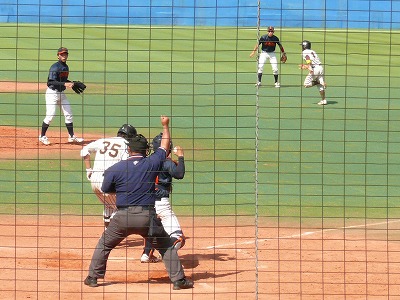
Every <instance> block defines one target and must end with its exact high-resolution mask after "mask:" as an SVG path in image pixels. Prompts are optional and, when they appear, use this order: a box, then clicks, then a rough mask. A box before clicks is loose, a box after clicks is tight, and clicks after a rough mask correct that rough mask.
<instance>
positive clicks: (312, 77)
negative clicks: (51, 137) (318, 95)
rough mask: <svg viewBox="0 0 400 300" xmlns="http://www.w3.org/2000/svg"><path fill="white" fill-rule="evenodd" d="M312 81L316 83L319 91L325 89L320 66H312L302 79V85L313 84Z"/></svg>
mask: <svg viewBox="0 0 400 300" xmlns="http://www.w3.org/2000/svg"><path fill="white" fill-rule="evenodd" d="M313 82H316V83H317V84H316V85H317V87H318V89H319V90H320V91H323V90H325V85H324V84H325V80H324V68H323V67H322V66H318V65H316V66H314V68H313V71H310V73H308V75H307V76H306V78H305V79H304V87H306V88H309V87H312V86H314V85H315V84H313Z"/></svg>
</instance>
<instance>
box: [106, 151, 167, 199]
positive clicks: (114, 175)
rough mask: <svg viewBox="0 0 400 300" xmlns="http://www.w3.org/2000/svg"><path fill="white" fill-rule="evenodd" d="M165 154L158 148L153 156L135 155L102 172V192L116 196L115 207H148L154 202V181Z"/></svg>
mask: <svg viewBox="0 0 400 300" xmlns="http://www.w3.org/2000/svg"><path fill="white" fill-rule="evenodd" d="M165 159H166V152H165V150H164V149H163V148H161V147H160V148H158V149H157V150H156V151H155V152H154V154H153V155H150V156H148V157H143V156H142V155H135V156H131V157H129V158H128V159H127V160H122V161H120V162H118V163H116V164H115V165H113V166H111V167H110V168H108V169H107V170H106V171H105V172H104V180H103V185H102V187H101V189H102V191H103V192H105V193H116V194H117V202H116V204H117V207H125V206H132V205H142V206H149V205H154V203H155V201H156V196H155V194H154V192H155V188H154V186H155V181H156V177H157V175H158V173H159V172H160V169H161V166H162V164H163V161H164V160H165Z"/></svg>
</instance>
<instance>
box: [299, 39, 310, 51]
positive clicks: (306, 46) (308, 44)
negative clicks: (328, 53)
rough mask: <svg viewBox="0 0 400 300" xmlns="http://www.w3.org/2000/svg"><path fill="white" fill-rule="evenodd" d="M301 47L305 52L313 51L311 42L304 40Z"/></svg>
mask: <svg viewBox="0 0 400 300" xmlns="http://www.w3.org/2000/svg"><path fill="white" fill-rule="evenodd" d="M300 45H301V47H302V48H303V50H305V49H311V42H310V41H307V40H304V41H303V42H302V43H301V44H300Z"/></svg>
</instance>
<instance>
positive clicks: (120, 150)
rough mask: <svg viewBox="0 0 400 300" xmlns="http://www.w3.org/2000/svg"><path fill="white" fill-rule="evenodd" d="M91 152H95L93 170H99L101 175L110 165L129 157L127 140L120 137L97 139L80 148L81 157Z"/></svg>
mask: <svg viewBox="0 0 400 300" xmlns="http://www.w3.org/2000/svg"><path fill="white" fill-rule="evenodd" d="M92 153H96V156H95V158H94V162H93V168H92V169H93V172H101V175H103V174H102V173H103V172H104V171H105V170H107V169H108V168H109V167H111V166H112V165H114V164H116V163H117V162H119V161H120V160H124V159H127V158H128V157H129V153H128V144H127V141H126V140H125V139H124V138H122V137H111V138H104V139H99V140H97V141H94V142H91V143H89V144H88V145H86V146H85V147H83V148H82V150H81V156H82V157H85V156H86V155H88V154H89V155H90V154H92Z"/></svg>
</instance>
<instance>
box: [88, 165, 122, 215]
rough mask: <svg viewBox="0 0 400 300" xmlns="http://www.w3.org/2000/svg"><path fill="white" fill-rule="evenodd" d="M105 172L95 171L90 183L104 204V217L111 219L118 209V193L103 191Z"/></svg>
mask: <svg viewBox="0 0 400 300" xmlns="http://www.w3.org/2000/svg"><path fill="white" fill-rule="evenodd" d="M103 173H104V172H102V171H93V173H92V176H91V177H90V183H91V186H92V190H93V192H94V193H95V194H96V196H97V198H99V200H100V202H102V203H103V204H104V210H103V217H104V218H105V219H109V218H110V217H112V216H113V214H114V213H115V212H116V211H117V206H116V205H115V202H116V201H117V195H116V194H107V193H103V191H102V190H101V186H102V184H103V179H104V177H103Z"/></svg>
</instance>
